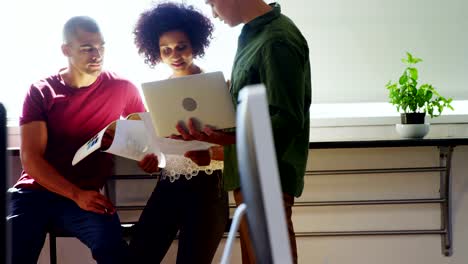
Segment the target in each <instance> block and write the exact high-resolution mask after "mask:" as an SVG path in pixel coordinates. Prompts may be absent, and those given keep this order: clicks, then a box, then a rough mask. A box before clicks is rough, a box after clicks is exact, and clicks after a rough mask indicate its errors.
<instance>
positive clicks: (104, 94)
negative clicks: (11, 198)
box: [15, 71, 145, 190]
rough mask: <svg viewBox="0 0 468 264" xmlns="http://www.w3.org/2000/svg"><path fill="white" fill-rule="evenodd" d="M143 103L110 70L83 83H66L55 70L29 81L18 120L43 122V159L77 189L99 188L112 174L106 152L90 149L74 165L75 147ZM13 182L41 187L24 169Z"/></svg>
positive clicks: (126, 83) (136, 109)
mask: <svg viewBox="0 0 468 264" xmlns="http://www.w3.org/2000/svg"><path fill="white" fill-rule="evenodd" d="M144 111H145V108H144V105H143V102H142V100H141V97H140V94H139V92H138V90H137V88H136V87H135V86H134V85H133V84H132V83H131V82H129V81H127V80H125V79H123V78H120V77H119V76H117V75H116V74H114V73H111V72H106V71H104V72H102V73H101V74H100V75H99V77H98V78H97V80H96V81H95V82H94V83H93V84H91V85H90V86H88V87H83V88H80V89H75V88H72V87H69V86H67V85H66V84H65V83H64V81H63V79H62V78H61V76H60V75H59V74H57V75H53V76H50V77H49V78H47V79H45V80H41V81H39V82H37V83H34V84H33V85H32V86H31V88H30V90H29V92H28V94H27V95H26V98H25V100H24V104H23V113H22V115H21V116H20V125H24V124H27V123H29V122H32V121H45V122H46V123H47V134H48V138H47V147H46V150H45V159H46V160H47V161H48V162H49V163H50V164H51V165H52V166H53V167H54V168H55V169H56V170H57V171H58V172H59V173H60V174H61V175H62V176H64V177H65V178H66V179H68V180H69V181H70V182H72V183H74V184H75V185H77V186H79V187H81V188H83V189H92V190H97V189H100V188H102V186H103V185H104V183H105V181H106V179H107V178H108V176H110V175H111V173H112V165H113V163H112V156H111V155H110V154H107V153H104V152H100V151H96V152H95V153H93V154H91V155H90V156H88V157H86V158H85V159H84V160H82V161H80V162H79V163H78V164H76V165H75V166H72V164H71V163H72V159H73V156H74V155H75V152H76V151H77V150H78V149H79V148H80V147H81V146H82V145H83V144H84V143H86V142H87V141H88V140H89V139H90V138H91V137H92V136H94V135H95V134H96V133H98V132H99V131H101V130H102V129H103V128H104V127H106V126H107V125H108V124H109V123H111V122H112V121H114V120H117V119H119V118H120V117H121V116H123V117H125V116H127V115H128V114H131V113H135V112H144ZM15 187H23V188H34V189H37V188H43V187H42V186H40V185H39V184H38V183H37V182H35V181H34V179H33V178H32V177H31V176H30V175H29V174H28V173H27V172H25V171H23V172H22V174H21V177H20V179H19V180H18V182H17V183H16V185H15Z"/></svg>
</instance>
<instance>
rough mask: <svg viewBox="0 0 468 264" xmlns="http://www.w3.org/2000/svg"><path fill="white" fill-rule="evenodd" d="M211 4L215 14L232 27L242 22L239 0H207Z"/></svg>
mask: <svg viewBox="0 0 468 264" xmlns="http://www.w3.org/2000/svg"><path fill="white" fill-rule="evenodd" d="M205 3H206V4H208V5H210V6H211V10H212V12H213V16H214V17H215V18H216V17H217V18H219V19H220V20H221V21H223V22H224V23H226V24H228V25H229V26H231V27H235V26H237V25H239V24H240V23H242V17H241V13H240V11H239V4H238V3H237V0H205Z"/></svg>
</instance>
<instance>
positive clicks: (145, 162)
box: [138, 153, 159, 173]
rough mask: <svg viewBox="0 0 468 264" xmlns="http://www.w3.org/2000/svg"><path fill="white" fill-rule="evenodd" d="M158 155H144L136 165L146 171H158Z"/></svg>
mask: <svg viewBox="0 0 468 264" xmlns="http://www.w3.org/2000/svg"><path fill="white" fill-rule="evenodd" d="M158 165H159V161H158V156H156V155H154V154H153V153H151V154H148V155H146V156H145V157H144V158H143V159H142V160H140V161H139V162H138V166H140V168H141V169H142V170H144V171H145V172H147V173H155V172H158V171H159V168H158Z"/></svg>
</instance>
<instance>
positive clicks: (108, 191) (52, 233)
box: [48, 174, 157, 264]
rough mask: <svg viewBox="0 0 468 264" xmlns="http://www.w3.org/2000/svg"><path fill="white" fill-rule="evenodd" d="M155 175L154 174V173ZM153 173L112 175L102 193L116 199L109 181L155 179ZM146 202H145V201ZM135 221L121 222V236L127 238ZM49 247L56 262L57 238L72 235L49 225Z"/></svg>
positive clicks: (125, 208)
mask: <svg viewBox="0 0 468 264" xmlns="http://www.w3.org/2000/svg"><path fill="white" fill-rule="evenodd" d="M155 175H156V174H155ZM155 175H114V176H112V178H111V179H109V180H108V181H107V182H106V185H105V186H104V194H105V195H106V196H107V197H108V198H109V199H111V200H114V201H115V200H116V197H115V195H116V194H115V192H114V191H113V190H112V188H111V186H110V185H109V183H110V182H112V181H116V180H137V179H139V180H142V179H153V180H154V179H155V177H156V176H157V175H156V176H155ZM145 204H146V203H145ZM144 207H145V205H132V206H128V205H124V206H118V205H116V209H117V211H119V210H121V211H125V210H143V209H144ZM135 223H136V222H122V223H121V226H122V236H123V237H124V238H127V239H129V238H130V235H131V233H132V227H133V225H134V224H135ZM48 233H49V247H50V251H49V252H50V264H57V238H59V237H73V235H72V234H70V233H69V232H67V231H65V230H63V229H58V228H54V227H51V228H49V231H48Z"/></svg>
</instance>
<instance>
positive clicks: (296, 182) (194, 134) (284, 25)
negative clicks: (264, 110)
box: [178, 0, 311, 263]
mask: <svg viewBox="0 0 468 264" xmlns="http://www.w3.org/2000/svg"><path fill="white" fill-rule="evenodd" d="M206 3H207V4H209V5H211V7H212V10H213V15H214V16H215V17H219V18H220V19H221V20H223V21H224V22H225V23H227V24H229V25H230V26H232V27H233V26H236V25H238V24H241V23H243V24H245V25H244V27H243V28H242V32H241V35H240V36H239V40H238V48H237V54H236V57H235V60H234V67H233V70H232V76H231V87H230V91H231V95H232V99H233V102H234V105H237V103H238V101H237V100H238V94H239V91H240V90H241V89H242V88H243V87H245V86H246V85H250V84H258V83H263V84H265V86H266V89H267V98H268V106H269V112H270V117H271V124H272V129H273V137H274V142H275V148H276V157H277V160H278V168H279V173H280V178H281V186H282V191H283V194H284V195H283V198H284V206H285V210H286V216H287V223H288V231H289V235H290V243H291V249H292V253H293V259H294V261H295V262H296V263H297V249H296V241H295V236H294V229H293V224H292V220H291V214H292V210H291V207H292V205H293V204H294V197H299V196H300V195H301V194H302V190H303V188H304V173H305V168H306V163H307V155H308V145H309V108H310V103H311V78H310V64H309V49H308V46H307V42H306V40H305V38H304V37H303V36H302V34H301V32H300V31H299V30H298V29H297V27H296V26H295V25H294V23H293V22H292V21H291V20H290V19H289V18H288V17H286V16H284V15H283V14H281V8H280V6H279V5H278V4H276V3H273V4H270V5H268V4H266V3H265V2H263V1H262V0H206ZM178 130H179V132H180V133H181V135H182V137H184V139H186V140H190V139H196V140H202V141H207V142H212V143H216V144H220V145H224V187H225V189H226V190H228V191H229V190H233V191H234V198H235V200H236V203H237V204H240V203H241V202H242V195H241V191H240V182H239V176H238V167H237V157H236V147H235V145H234V144H235V135H234V134H233V133H222V132H218V131H213V130H212V129H210V128H209V127H205V128H204V129H203V130H202V131H198V130H197V129H196V128H195V125H194V123H193V122H192V121H189V123H188V131H186V130H185V129H184V128H183V126H178ZM240 236H241V249H242V260H243V263H253V262H255V256H254V252H253V249H252V246H251V243H250V240H249V238H248V229H247V225H246V223H243V224H241V229H240Z"/></svg>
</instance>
